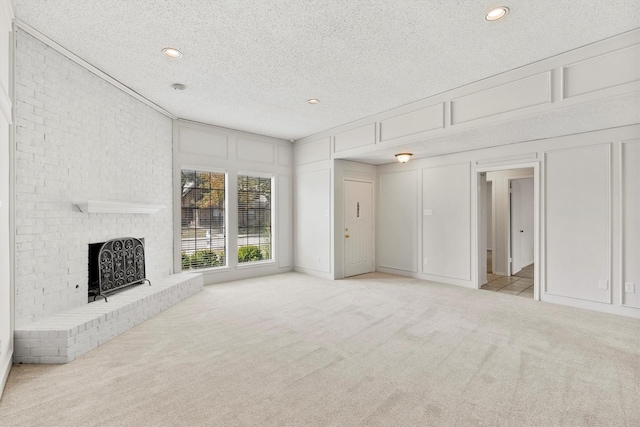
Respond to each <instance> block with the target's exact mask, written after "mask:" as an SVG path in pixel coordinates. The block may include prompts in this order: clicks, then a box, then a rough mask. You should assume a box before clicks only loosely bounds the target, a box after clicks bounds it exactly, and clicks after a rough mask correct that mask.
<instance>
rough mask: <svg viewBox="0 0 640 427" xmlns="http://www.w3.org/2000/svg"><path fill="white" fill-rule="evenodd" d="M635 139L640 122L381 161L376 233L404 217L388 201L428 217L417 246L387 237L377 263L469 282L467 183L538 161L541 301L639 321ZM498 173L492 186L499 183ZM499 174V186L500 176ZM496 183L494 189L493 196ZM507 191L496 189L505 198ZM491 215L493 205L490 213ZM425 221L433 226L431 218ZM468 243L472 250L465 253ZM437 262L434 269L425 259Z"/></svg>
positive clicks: (639, 188) (473, 255)
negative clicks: (417, 266) (508, 162)
mask: <svg viewBox="0 0 640 427" xmlns="http://www.w3.org/2000/svg"><path fill="white" fill-rule="evenodd" d="M639 139H640V125H634V126H627V127H623V128H617V129H608V130H602V131H594V132H589V133H585V134H578V135H570V136H564V137H556V138H549V139H547V140H543V141H532V142H525V143H521V144H516V145H513V146H510V147H498V148H491V149H483V150H478V151H473V152H466V153H459V154H453V155H448V156H442V157H437V158H431V159H422V160H415V161H411V162H410V163H408V164H407V165H399V164H389V165H384V166H380V167H379V168H378V170H379V174H380V179H381V182H382V183H383V184H381V191H380V200H379V206H380V209H379V215H378V218H379V219H378V228H379V229H380V230H383V229H385V228H389V229H393V228H394V227H398V225H397V224H398V222H399V221H400V220H401V216H400V215H399V214H396V215H389V213H390V212H391V209H389V208H385V207H384V206H385V204H386V202H394V203H398V204H399V205H398V206H395V211H396V212H404V211H411V210H412V209H414V207H415V204H414V202H412V201H411V200H412V197H418V198H419V205H421V206H422V207H423V209H431V210H432V211H426V212H423V214H426V215H424V216H423V220H424V221H423V222H424V224H423V227H422V229H419V228H418V234H419V235H420V236H421V239H419V241H418V242H417V243H416V242H413V241H412V240H411V239H406V240H395V241H393V240H389V242H390V246H388V247H385V249H384V250H380V249H379V250H378V253H377V256H378V260H377V261H378V265H379V266H380V267H379V269H380V270H381V271H387V269H385V268H384V267H382V266H385V265H394V266H395V269H394V270H393V271H391V270H390V271H389V272H398V271H399V272H402V274H405V275H410V276H413V277H417V278H421V279H428V280H437V281H440V282H443V283H450V284H455V285H461V286H467V287H475V285H476V284H475V281H476V280H477V278H476V277H474V275H476V274H477V273H475V274H474V275H472V276H471V277H469V274H468V272H469V271H470V270H469V266H471V271H472V272H474V271H476V269H475V265H474V263H475V262H476V261H475V260H476V259H477V257H478V252H477V250H476V249H473V248H476V247H477V246H476V245H471V246H470V244H469V241H468V240H467V239H469V238H470V241H475V235H476V234H475V233H476V230H475V227H474V226H473V222H472V219H473V218H474V215H475V203H472V204H468V203H466V200H464V199H466V197H467V195H468V189H470V188H473V184H474V179H473V177H474V175H475V174H476V173H477V172H478V171H481V170H486V169H487V168H490V167H492V166H493V165H496V167H503V168H505V167H506V168H507V169H514V168H517V167H518V163H519V162H520V163H521V164H523V165H527V166H528V165H530V164H531V163H537V164H539V165H540V169H541V178H540V179H539V181H538V182H539V188H538V191H539V192H540V197H541V204H540V206H539V207H538V210H537V212H536V214H537V215H538V216H539V221H540V224H541V229H540V230H539V235H538V238H539V239H540V246H539V253H538V254H535V255H536V259H537V260H540V262H539V264H541V265H540V266H539V267H540V268H541V269H542V271H546V274H543V275H542V277H540V278H539V280H540V287H541V295H540V298H541V299H542V300H543V301H549V302H554V303H561V304H566V305H572V306H576V307H582V308H589V309H593V310H599V311H604V312H609V313H616V314H622V315H626V316H633V317H638V316H640V312H639V311H638V303H637V302H638V299H637V298H638V292H639V291H640V290H639V289H638V285H637V283H638V280H639V277H638V268H637V265H638V263H637V260H638V259H640V247H639V245H638V243H637V242H638V239H637V238H636V237H637V236H638V230H639V229H640V216H638V215H635V214H634V212H635V211H634V209H637V206H638V197H637V195H638V194H640V180H639V179H637V178H638V177H637V167H635V165H636V164H637V160H638V156H639V155H640V149H639V148H638V147H639V146H640V143H638V140H639ZM505 158H514V159H515V158H518V159H519V160H512V162H513V166H511V167H508V166H505V162H504V159H505ZM469 164H470V165H471V166H470V167H469V166H468V165H469ZM631 165H634V166H631ZM469 172H471V175H470V173H469ZM530 173H531V172H530V169H516V170H509V171H507V172H504V173H503V174H504V175H507V176H508V175H513V174H520V175H522V174H525V175H527V174H530ZM392 174H402V175H403V176H404V177H406V178H409V177H411V178H410V179H412V180H413V183H414V184H413V185H409V183H408V182H406V181H403V180H399V179H398V180H389V179H388V177H389V176H393V175H392ZM420 175H422V178H421V177H420ZM496 175H497V174H494V176H493V179H494V183H496V181H497V180H498V178H497V177H496ZM618 177H621V178H622V179H619V178H618ZM503 178H504V181H505V185H504V187H506V181H507V179H506V177H503ZM622 183H624V185H621V184H622ZM440 186H441V187H442V188H440ZM421 187H422V189H421ZM500 187H501V186H500V185H497V186H496V187H495V192H496V196H498V193H499V192H500V191H501V190H500ZM444 188H448V189H450V191H449V192H447V191H445V190H443V189H444ZM506 191H507V190H506V189H504V190H502V192H504V193H505V194H506ZM398 193H402V194H403V195H404V197H403V198H402V199H404V200H407V202H406V203H405V202H402V201H401V198H398V197H395V198H394V197H389V195H392V194H398ZM452 193H455V194H452ZM472 199H473V197H472ZM622 207H624V212H625V214H624V216H623V215H622V212H621V209H622ZM498 211H499V210H498V209H496V211H495V215H494V217H497V216H498ZM429 213H431V215H429ZM432 217H434V218H432ZM432 220H433V222H434V224H433V225H431V224H429V221H432ZM468 223H471V231H470V233H469V232H468V231H466V232H467V233H469V234H466V236H463V233H460V234H458V229H459V228H462V229H465V230H468V226H467V224H468ZM409 226H410V223H409ZM379 233H380V231H379ZM464 237H466V238H467V239H465V238H464ZM385 243H386V242H385ZM470 247H471V248H472V249H473V250H469V248H470ZM622 249H624V250H622ZM494 250H495V249H494ZM396 252H397V253H401V254H402V258H403V259H407V260H411V259H415V258H418V257H420V256H422V257H427V258H428V262H427V264H426V265H424V267H423V269H422V270H421V271H420V272H416V271H415V270H414V269H413V268H412V265H410V264H407V265H406V266H401V265H399V262H398V259H397V258H395V257H394V254H395V253H396ZM494 256H496V255H495V253H494ZM434 257H435V258H434ZM434 263H436V265H432V264H434ZM600 280H606V281H607V289H600ZM624 282H633V283H635V284H636V287H635V292H624Z"/></svg>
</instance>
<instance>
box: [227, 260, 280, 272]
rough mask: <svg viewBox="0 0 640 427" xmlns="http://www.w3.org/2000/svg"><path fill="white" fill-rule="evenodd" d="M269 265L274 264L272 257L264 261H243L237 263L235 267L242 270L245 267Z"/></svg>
mask: <svg viewBox="0 0 640 427" xmlns="http://www.w3.org/2000/svg"><path fill="white" fill-rule="evenodd" d="M271 265H276V261H275V260H274V259H270V260H266V261H253V262H251V261H250V262H243V263H242V264H238V266H237V267H236V268H237V269H238V270H244V269H245V268H257V267H267V266H271Z"/></svg>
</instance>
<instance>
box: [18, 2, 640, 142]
mask: <svg viewBox="0 0 640 427" xmlns="http://www.w3.org/2000/svg"><path fill="white" fill-rule="evenodd" d="M498 4H500V3H499V2H498V3H496V2H494V1H493V0H486V1H470V0H448V1H442V0H438V1H431V0H415V1H413V0H396V1H389V0H324V1H301V0H265V1H248V0H227V1H225V0H216V1H213V0H173V1H161V0H111V1H105V0H13V5H14V11H15V15H16V17H17V18H18V19H20V20H22V21H23V22H25V23H27V24H29V25H30V26H32V27H34V28H35V29H37V30H39V31H40V32H41V33H43V34H45V35H46V36H48V37H49V38H51V39H52V40H54V41H56V42H57V43H59V44H60V45H62V46H64V47H65V48H67V49H69V50H70V51H71V52H73V53H75V54H76V55H78V56H80V57H81V58H83V59H85V60H86V61H88V62H89V63H91V64H92V65H94V66H96V67H97V68H99V69H101V70H102V71H104V72H105V73H107V74H109V75H111V76H112V77H114V78H115V79H117V80H119V81H120V82H122V83H123V84H125V85H126V86H128V87H130V88H131V89H133V90H134V91H136V92H138V93H140V94H141V95H143V96H144V97H146V98H147V99H149V100H151V101H152V102H154V103H156V104H158V105H159V106H161V107H163V108H165V109H166V110H168V111H170V112H171V113H173V114H175V115H176V116H178V117H180V118H184V119H189V120H194V121H199V122H203V123H209V124H214V125H218V126H224V127H228V128H234V129H240V130H244V131H248V132H254V133H259V134H263V135H269V136H274V137H279V138H285V139H298V138H301V137H304V136H309V135H312V134H315V133H317V132H320V131H323V130H326V129H329V128H332V127H335V126H338V125H341V124H345V123H349V122H351V121H354V120H357V119H360V118H363V117H365V116H369V115H372V114H375V113H379V112H382V111H386V110H389V109H391V108H394V107H398V106H401V105H404V104H408V103H410V102H414V101H417V100H419V99H423V98H426V97H429V96H431V95H434V94H437V93H441V92H444V91H446V90H449V89H452V88H455V87H459V86H462V85H465V84H468V83H471V82H473V81H477V80H480V79H483V78H486V77H489V76H492V75H495V74H499V73H502V72H505V71H507V70H510V69H513V68H517V67H520V66H523V65H526V64H529V63H532V62H535V61H538V60H541V59H544V58H547V57H550V56H553V55H556V54H559V53H561V52H565V51H568V50H571V49H574V48H577V47H580V46H584V45H586V44H589V43H592V42H595V41H598V40H601V39H604V38H607V37H610V36H613V35H617V34H620V33H623V32H626V31H629V30H632V29H634V28H637V27H638V26H639V19H640V18H639V17H640V2H639V1H638V0H630V1H626V0H614V1H593V0H587V1H583V0H536V1H531V0H507V1H505V2H503V4H504V5H506V6H508V7H509V8H510V9H511V13H510V14H509V15H507V17H506V18H504V19H503V20H501V21H498V22H495V23H489V22H487V21H485V20H484V13H485V12H486V10H487V9H489V7H491V6H494V5H498ZM167 46H172V47H176V48H178V49H180V50H182V52H183V53H184V57H183V58H182V59H179V60H171V59H168V58H166V57H164V55H162V53H161V49H162V48H163V47H167ZM176 82H180V83H184V84H186V85H187V86H188V89H187V90H186V91H184V92H179V91H176V90H174V89H172V88H171V84H172V83H176ZM309 98H318V99H320V101H321V102H320V104H318V105H309V104H307V102H306V100H307V99H309Z"/></svg>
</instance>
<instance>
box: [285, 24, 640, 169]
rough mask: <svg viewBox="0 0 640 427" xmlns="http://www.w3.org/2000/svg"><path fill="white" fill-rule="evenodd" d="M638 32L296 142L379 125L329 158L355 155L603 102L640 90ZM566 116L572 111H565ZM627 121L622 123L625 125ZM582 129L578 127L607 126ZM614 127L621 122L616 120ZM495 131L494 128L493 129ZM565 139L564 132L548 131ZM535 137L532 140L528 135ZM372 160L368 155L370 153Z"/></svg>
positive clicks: (337, 147) (339, 145) (511, 140)
mask: <svg viewBox="0 0 640 427" xmlns="http://www.w3.org/2000/svg"><path fill="white" fill-rule="evenodd" d="M639 37H640V29H635V30H632V31H629V32H626V33H623V34H620V35H617V36H614V37H611V38H608V39H605V40H601V41H598V42H595V43H592V44H589V45H586V46H583V47H580V48H578V49H574V50H571V51H568V52H564V53H561V54H559V55H556V56H553V57H549V58H546V59H543V60H541V61H538V62H534V63H531V64H528V65H525V66H522V67H519V68H516V69H513V70H510V71H507V72H504V73H501V74H498V75H494V76H491V77H488V78H486V79H483V80H479V81H476V82H472V83H469V84H467V85H465V86H461V87H458V88H455V89H452V90H449V91H446V92H443V93H440V94H437V95H434V96H431V97H428V98H424V99H422V100H420V101H417V102H414V103H411V104H407V105H403V106H401V107H398V108H394V109H392V110H388V111H384V112H380V113H378V114H375V115H372V116H369V117H365V118H362V119H360V120H357V121H355V122H352V123H349V124H345V125H342V126H338V127H335V128H332V129H328V130H326V131H323V132H320V133H317V134H314V135H310V136H308V137H305V138H301V139H299V140H297V141H295V149H296V151H297V150H299V149H302V147H303V146H304V145H305V144H308V143H313V142H315V141H320V140H324V139H330V138H331V137H336V138H337V137H338V136H339V135H349V134H350V132H352V131H354V130H356V129H366V128H367V127H368V126H370V125H376V126H377V128H378V129H379V132H378V135H377V137H378V139H377V141H376V142H377V143H373V142H369V141H366V142H365V140H360V141H359V142H357V143H356V142H351V143H349V144H342V143H341V141H339V140H338V139H336V141H337V142H340V143H336V144H335V147H333V150H332V152H331V154H332V158H336V159H339V158H346V159H350V160H357V159H358V156H360V157H366V154H368V153H371V154H374V153H385V154H386V153H387V152H388V149H389V148H392V147H404V146H407V145H410V144H414V143H415V144H423V143H424V142H425V141H429V140H430V139H432V138H435V139H442V138H444V137H447V136H449V135H458V134H464V132H468V131H472V130H475V129H479V128H483V129H486V128H487V127H489V126H493V127H497V126H499V125H501V124H502V123H506V122H509V121H513V120H519V119H525V118H534V119H537V118H538V117H543V116H544V115H548V114H550V113H555V112H556V111H559V110H562V111H565V112H566V111H568V110H567V108H569V107H571V108H580V106H581V105H582V104H585V103H595V102H601V101H605V100H608V99H611V98H613V97H622V96H625V95H628V94H637V93H638V92H640V65H639V64H640V44H638V38H639ZM567 114H570V113H567ZM628 124H632V123H623V125H628ZM598 126H600V127H598V128H594V129H588V126H585V128H584V129H580V132H587V131H591V130H599V129H604V128H606V126H608V125H607V124H599V125H598ZM613 126H620V124H619V123H616V124H614V125H611V127H613ZM496 129H498V130H499V128H496ZM549 136H550V135H548V134H544V132H543V135H541V136H540V138H547V137H549ZM553 136H566V135H561V134H558V135H553ZM500 137H502V142H498V143H496V144H495V146H499V145H506V144H511V143H514V142H520V141H517V140H514V139H515V138H517V135H507V136H505V135H501V134H500V132H497V136H496V138H500ZM535 138H536V137H535V136H534V137H529V139H530V140H532V139H535ZM367 158H370V157H367Z"/></svg>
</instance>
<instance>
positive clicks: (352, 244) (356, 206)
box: [344, 180, 373, 277]
mask: <svg viewBox="0 0 640 427" xmlns="http://www.w3.org/2000/svg"><path fill="white" fill-rule="evenodd" d="M372 271H373V184H372V183H370V182H361V181H349V180H345V181H344V275H345V277H349V276H355V275H358V274H364V273H370V272H372Z"/></svg>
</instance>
